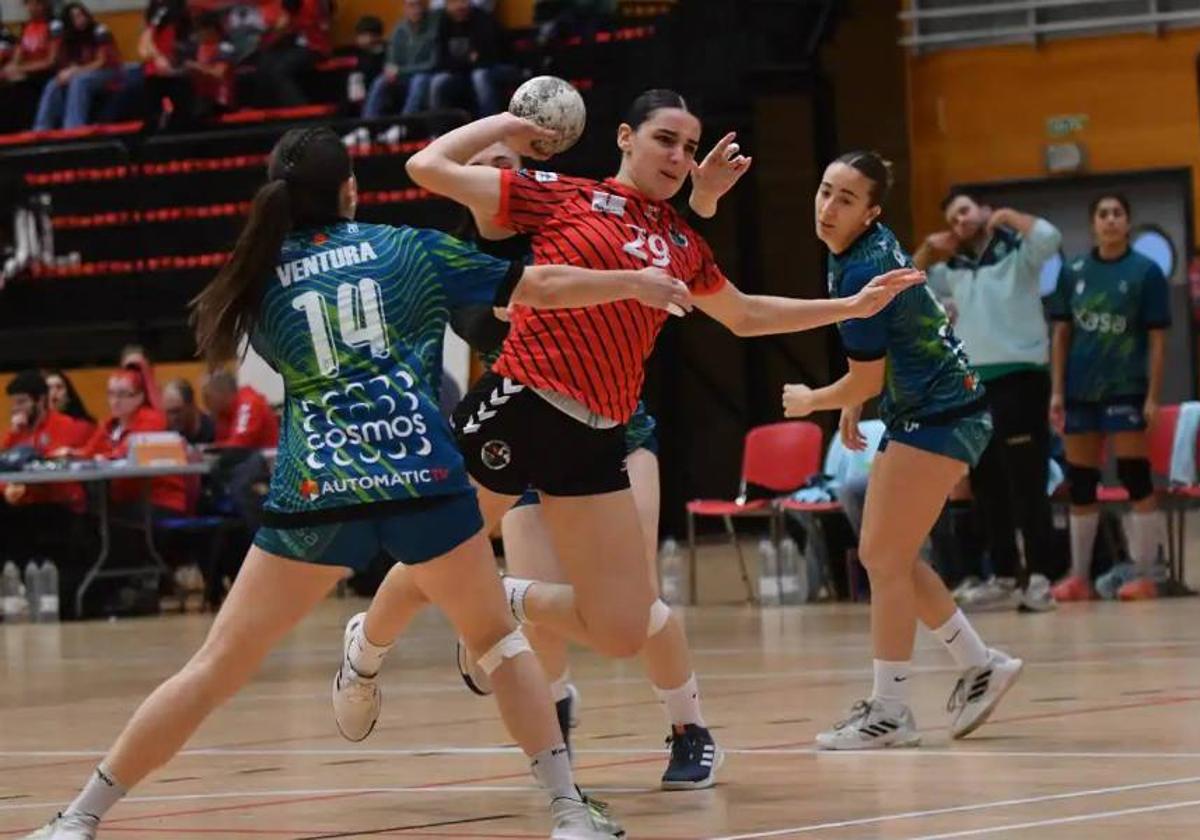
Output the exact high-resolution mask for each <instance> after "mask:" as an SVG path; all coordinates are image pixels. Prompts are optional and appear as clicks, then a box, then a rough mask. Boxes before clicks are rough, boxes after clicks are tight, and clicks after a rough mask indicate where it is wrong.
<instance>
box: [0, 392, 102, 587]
mask: <svg viewBox="0 0 1200 840" xmlns="http://www.w3.org/2000/svg"><path fill="white" fill-rule="evenodd" d="M5 391H6V392H7V394H8V403H9V411H10V419H11V428H10V430H9V432H8V433H7V434H6V435H5V436H4V438H3V440H0V453H2V454H3V456H4V457H5V458H6V459H7V457H10V456H12V455H17V460H16V461H14V462H9V463H8V464H6V467H7V468H9V469H11V468H13V467H16V466H17V465H18V464H19V463H20V462H21V461H22V460H25V459H27V458H45V457H47V456H48V455H49V454H50V453H51V452H53V451H55V450H58V449H62V448H63V447H68V446H78V445H79V444H80V443H82V442H83V441H84V439H85V437H84V436H83V435H82V434H81V431H86V429H81V427H80V426H79V425H78V424H77V423H76V422H75V421H73V420H72V419H71V418H69V417H67V416H66V415H63V414H60V413H59V412H57V411H55V410H54V409H53V408H52V407H51V406H50V402H49V399H48V395H47V388H46V382H45V380H44V379H43V378H42V375H41V374H40V373H38V372H37V371H36V370H27V371H22V372H21V373H18V374H17V375H16V376H15V377H13V379H12V381H10V382H9V383H8V386H7V387H6V388H5ZM0 491H2V492H0V534H3V538H2V539H0V554H3V555H5V556H7V557H8V558H9V559H11V560H15V561H16V562H17V563H21V562H24V561H26V560H29V559H31V558H34V557H45V556H50V557H53V558H54V559H55V560H56V561H57V562H58V564H59V565H60V566H62V565H63V563H64V561H65V560H66V559H67V558H68V557H69V552H70V546H71V543H72V539H73V536H74V535H73V524H74V522H75V520H76V518H77V517H76V514H79V513H82V512H83V510H84V508H85V506H86V500H87V497H86V495H85V494H84V490H83V486H82V485H80V484H77V483H73V482H64V483H55V484H4V485H0Z"/></svg>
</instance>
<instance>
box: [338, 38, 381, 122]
mask: <svg viewBox="0 0 1200 840" xmlns="http://www.w3.org/2000/svg"><path fill="white" fill-rule="evenodd" d="M334 54H335V55H339V56H344V57H346V58H352V59H354V67H353V69H351V71H350V75H349V76H347V77H346V101H345V105H346V106H347V111H348V112H349V113H358V112H359V111H360V110H361V109H362V106H363V103H364V102H365V101H366V98H367V91H368V90H369V89H370V87H371V85H372V84H373V83H374V82H375V79H376V78H378V77H379V75H380V74H381V73H382V72H383V65H384V60H385V59H386V57H387V44H386V43H385V42H384V40H383V21H382V20H380V19H379V18H377V17H375V15H363V16H362V17H360V18H359V19H358V21H357V22H356V23H355V24H354V43H353V44H351V45H349V46H346V47H339V48H338V49H336V50H334Z"/></svg>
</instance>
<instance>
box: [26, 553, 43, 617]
mask: <svg viewBox="0 0 1200 840" xmlns="http://www.w3.org/2000/svg"><path fill="white" fill-rule="evenodd" d="M25 602H26V604H28V611H29V620H30V621H37V620H38V611H39V610H40V609H41V602H42V570H41V569H39V568H38V563H37V560H30V561H29V562H28V563H26V564H25Z"/></svg>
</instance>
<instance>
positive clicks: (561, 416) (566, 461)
mask: <svg viewBox="0 0 1200 840" xmlns="http://www.w3.org/2000/svg"><path fill="white" fill-rule="evenodd" d="M451 422H452V424H453V426H454V433H455V435H456V436H457V439H458V448H459V449H460V450H461V451H462V454H463V458H464V459H465V460H466V464H467V472H469V473H470V474H471V477H472V478H473V479H475V480H476V481H477V482H479V484H481V485H482V486H484V487H486V488H487V489H488V490H491V491H492V492H494V493H503V494H505V495H508V496H520V495H521V494H522V493H524V492H525V491H526V490H528V489H529V488H530V487H532V488H534V489H536V490H540V491H541V492H543V493H546V494H547V495H550V496H593V495H599V494H601V493H612V492H615V491H617V490H624V489H626V488H628V487H629V475H628V473H627V472H626V471H625V426H624V425H622V424H617V425H615V426H612V427H610V428H606V429H597V428H594V427H592V426H590V425H588V424H587V423H585V422H583V421H582V420H577V419H575V418H574V417H572V416H570V415H569V414H567V413H566V412H565V411H563V410H561V409H559V408H557V407H555V406H553V405H551V404H550V403H549V402H547V401H546V400H545V399H543V398H542V397H541V396H539V395H538V394H537V393H536V392H535V391H534V390H533V389H532V388H529V387H527V386H525V385H522V384H520V383H519V382H514V381H512V380H511V379H507V378H505V377H503V376H500V375H498V374H495V373H488V374H485V375H484V376H483V377H482V378H481V379H480V380H479V382H478V383H476V385H475V387H474V388H472V389H471V391H470V393H468V394H467V395H466V396H465V397H463V400H462V402H460V403H459V404H458V408H456V409H455V410H454V417H453V419H452V421H451Z"/></svg>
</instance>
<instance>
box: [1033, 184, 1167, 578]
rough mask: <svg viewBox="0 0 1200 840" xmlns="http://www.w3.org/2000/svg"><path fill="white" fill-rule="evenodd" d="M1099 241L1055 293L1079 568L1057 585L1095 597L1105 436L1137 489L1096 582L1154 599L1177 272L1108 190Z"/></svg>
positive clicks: (1100, 211) (1067, 270)
mask: <svg viewBox="0 0 1200 840" xmlns="http://www.w3.org/2000/svg"><path fill="white" fill-rule="evenodd" d="M1091 221H1092V234H1093V237H1094V238H1095V241H1096V248H1095V249H1094V250H1092V251H1091V252H1089V253H1087V254H1081V255H1080V256H1078V257H1076V258H1075V259H1073V260H1069V261H1068V262H1067V263H1066V264H1065V265H1064V266H1063V268H1062V271H1061V272H1060V274H1059V279H1058V288H1057V289H1056V290H1055V292H1054V295H1053V296H1052V297H1051V298H1050V305H1049V311H1050V317H1051V319H1052V320H1053V321H1054V338H1053V354H1052V357H1051V358H1052V369H1051V383H1052V384H1051V397H1050V412H1051V420H1052V421H1053V422H1054V423H1055V425H1056V426H1057V427H1058V430H1059V431H1060V432H1062V433H1064V442H1065V444H1066V450H1067V480H1068V483H1069V487H1070V491H1071V573H1070V575H1068V576H1067V577H1066V578H1064V579H1063V580H1061V581H1059V583H1058V584H1057V585H1056V586H1055V587H1054V589H1053V593H1054V597H1055V599H1056V600H1059V601H1081V600H1087V599H1088V598H1091V597H1092V594H1093V592H1092V584H1091V561H1092V550H1093V548H1094V545H1095V541H1096V530H1097V528H1098V527H1099V511H1098V510H1097V507H1096V487H1097V485H1098V484H1099V483H1100V464H1101V463H1102V460H1101V459H1102V458H1103V452H1104V448H1103V447H1104V441H1105V439H1106V438H1107V439H1108V440H1110V441H1111V443H1112V449H1113V452H1114V453H1115V454H1116V456H1117V475H1118V477H1119V478H1120V479H1121V483H1122V484H1123V485H1125V489H1126V490H1127V491H1128V493H1129V498H1130V501H1131V502H1132V503H1133V512H1132V513H1131V515H1130V516H1129V520H1128V524H1129V534H1128V537H1129V539H1128V543H1129V553H1130V555H1132V561H1133V562H1132V563H1118V564H1116V565H1115V566H1113V568H1112V569H1111V570H1110V571H1108V572H1106V573H1105V574H1104V575H1102V576H1101V577H1100V578H1098V579H1097V580H1096V585H1095V591H1096V593H1098V594H1099V595H1100V596H1101V597H1103V598H1109V599H1112V598H1120V599H1122V600H1142V599H1146V598H1154V597H1157V596H1158V594H1159V588H1160V586H1161V585H1162V584H1165V583H1167V579H1168V574H1167V570H1166V567H1165V565H1163V564H1161V563H1160V562H1159V559H1160V555H1161V554H1162V552H1163V546H1164V545H1165V544H1166V523H1165V522H1163V520H1162V514H1160V513H1159V512H1158V506H1157V502H1156V500H1155V498H1154V480H1153V477H1152V475H1151V470H1150V460H1149V457H1148V453H1149V441H1148V440H1147V427H1148V426H1149V425H1151V424H1153V423H1154V418H1155V414H1156V413H1157V411H1158V396H1159V391H1160V389H1161V385H1162V371H1163V353H1164V345H1165V335H1166V330H1167V327H1169V326H1170V325H1171V309H1170V300H1169V294H1168V290H1167V279H1166V278H1165V277H1164V276H1163V273H1162V270H1161V269H1160V268H1159V267H1158V266H1157V265H1156V264H1155V263H1154V262H1153V261H1152V260H1150V259H1148V258H1146V257H1144V256H1142V255H1141V254H1138V253H1137V252H1135V251H1134V250H1133V249H1132V248H1131V247H1130V244H1129V230H1130V208H1129V201H1128V199H1126V198H1125V197H1124V196H1122V195H1118V194H1111V193H1110V194H1105V195H1101V196H1100V197H1098V198H1097V199H1095V200H1094V201H1093V202H1092V206H1091Z"/></svg>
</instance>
